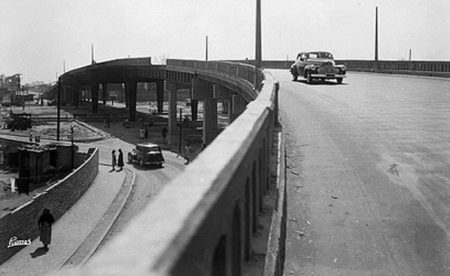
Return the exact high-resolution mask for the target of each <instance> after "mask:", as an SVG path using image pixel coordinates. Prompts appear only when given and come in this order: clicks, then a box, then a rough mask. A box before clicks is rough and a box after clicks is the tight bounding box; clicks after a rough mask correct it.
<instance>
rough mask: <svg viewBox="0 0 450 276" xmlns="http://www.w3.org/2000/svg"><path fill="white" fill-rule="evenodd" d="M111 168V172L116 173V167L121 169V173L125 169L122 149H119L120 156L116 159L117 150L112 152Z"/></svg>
mask: <svg viewBox="0 0 450 276" xmlns="http://www.w3.org/2000/svg"><path fill="white" fill-rule="evenodd" d="M111 166H112V169H111V170H110V171H109V172H113V171H116V166H117V167H119V169H118V170H117V171H118V172H120V171H121V170H122V169H123V166H124V164H123V152H122V149H119V155H118V157H117V158H116V150H112V152H111Z"/></svg>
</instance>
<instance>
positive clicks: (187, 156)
mask: <svg viewBox="0 0 450 276" xmlns="http://www.w3.org/2000/svg"><path fill="white" fill-rule="evenodd" d="M190 157H191V145H190V144H189V143H186V145H185V146H184V159H186V162H185V163H184V164H185V165H187V164H189V162H190Z"/></svg>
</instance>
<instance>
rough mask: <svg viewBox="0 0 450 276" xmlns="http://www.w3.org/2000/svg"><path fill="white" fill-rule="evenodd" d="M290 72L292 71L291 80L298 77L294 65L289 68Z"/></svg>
mask: <svg viewBox="0 0 450 276" xmlns="http://www.w3.org/2000/svg"><path fill="white" fill-rule="evenodd" d="M291 73H292V80H293V81H296V80H297V78H298V73H297V69H296V68H295V67H294V68H292V69H291Z"/></svg>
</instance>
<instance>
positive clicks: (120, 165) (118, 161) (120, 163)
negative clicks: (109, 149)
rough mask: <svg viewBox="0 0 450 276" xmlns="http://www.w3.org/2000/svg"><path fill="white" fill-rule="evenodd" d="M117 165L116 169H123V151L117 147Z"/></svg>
mask: <svg viewBox="0 0 450 276" xmlns="http://www.w3.org/2000/svg"><path fill="white" fill-rule="evenodd" d="M117 166H118V167H119V170H118V171H121V170H122V169H123V152H122V149H119V157H118V158H117Z"/></svg>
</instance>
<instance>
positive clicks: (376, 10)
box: [374, 7, 378, 72]
mask: <svg viewBox="0 0 450 276" xmlns="http://www.w3.org/2000/svg"><path fill="white" fill-rule="evenodd" d="M374 70H375V72H376V71H378V7H376V8H375V63H374Z"/></svg>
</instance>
